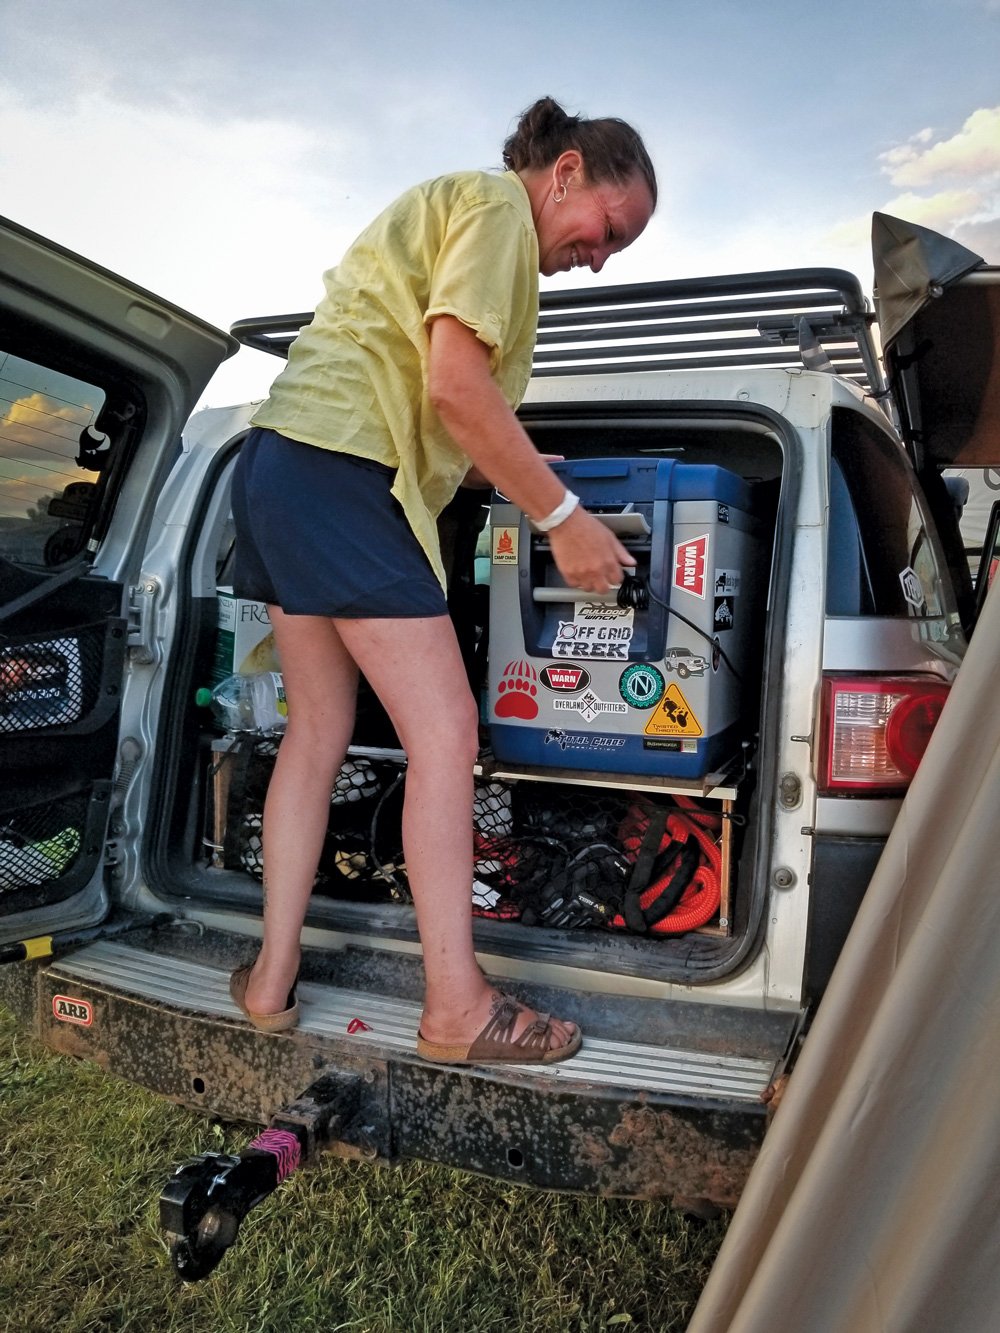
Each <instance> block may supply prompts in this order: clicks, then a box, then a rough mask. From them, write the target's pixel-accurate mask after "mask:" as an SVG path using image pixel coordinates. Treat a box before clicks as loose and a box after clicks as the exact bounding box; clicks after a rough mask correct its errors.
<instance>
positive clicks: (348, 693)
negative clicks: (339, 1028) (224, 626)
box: [246, 606, 358, 1014]
mask: <svg viewBox="0 0 1000 1333" xmlns="http://www.w3.org/2000/svg"><path fill="white" fill-rule="evenodd" d="M268 609H269V612H270V615H271V624H272V626H273V629H274V641H275V646H276V647H277V650H278V656H279V658H280V660H281V667H282V675H283V678H284V685H285V697H286V698H287V700H288V729H287V731H286V733H285V735H284V737H283V738H282V741H281V745H280V746H279V747H278V757H277V759H276V761H275V765H274V773H273V775H272V777H271V781H270V785H269V786H268V789H267V799H266V800H265V802H264V821H263V847H264V941H263V944H262V946H261V950H260V954H259V956H258V958H257V962H256V963H255V965H254V970H253V973H252V975H251V977H250V981H249V984H248V986H247V993H246V1003H247V1007H248V1008H249V1009H250V1010H252V1011H253V1012H254V1013H262V1014H271V1013H278V1012H280V1011H281V1010H282V1009H284V1008H285V1007H286V1004H287V997H288V992H289V989H290V987H291V985H292V983H293V981H294V979H295V975H296V973H297V972H298V968H299V958H300V936H301V933H302V924H303V922H304V920H305V915H306V909H307V908H308V905H309V896H310V894H311V893H312V889H313V883H314V882H315V878H316V868H317V865H318V864H319V858H320V853H321V852H322V850H323V840H324V838H325V836H326V829H327V823H328V821H329V817H330V793H331V792H332V790H333V784H334V781H335V779H336V776H337V773H338V772H339V770H340V766H341V764H342V763H343V762H344V756H345V754H346V752H347V747H348V745H349V744H350V740H351V733H352V731H353V730H354V713H355V707H356V703H357V690H358V669H357V667H356V666H355V664H354V662H353V660H352V659H351V657H350V655H349V654H348V652H347V649H346V648H345V647H344V644H343V642H342V640H341V638H340V635H339V634H338V633H337V629H336V627H335V625H334V623H333V621H331V620H329V619H327V618H326V617H324V616H290V615H286V614H285V613H284V612H283V611H281V610H280V609H279V608H278V607H276V606H271V607H269V608H268Z"/></svg>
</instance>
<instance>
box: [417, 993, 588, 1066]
mask: <svg viewBox="0 0 1000 1333" xmlns="http://www.w3.org/2000/svg"><path fill="white" fill-rule="evenodd" d="M524 1008H525V1006H524V1005H523V1004H519V1003H518V1002H517V1000H515V999H513V998H512V997H511V996H510V995H503V996H501V997H500V999H499V1000H498V1001H497V1003H496V1004H495V1005H494V1007H493V1011H492V1013H491V1014H490V1019H489V1022H488V1023H487V1024H486V1026H485V1027H484V1028H483V1030H482V1032H480V1034H479V1036H478V1037H476V1039H475V1040H474V1041H473V1042H471V1043H469V1044H468V1045H466V1046H460V1045H450V1044H442V1043H441V1042H436V1041H428V1040H427V1039H426V1037H424V1036H422V1035H421V1033H420V1032H418V1033H417V1054H418V1055H420V1056H423V1058H424V1059H425V1060H432V1061H433V1062H434V1063H435V1064H444V1065H481V1064H518V1065H552V1064H555V1063H556V1061H558V1060H568V1059H569V1058H570V1056H571V1055H575V1054H576V1053H577V1051H578V1050H579V1049H580V1043H581V1041H582V1040H583V1034H582V1033H581V1032H580V1029H579V1028H577V1029H576V1031H575V1032H574V1033H573V1035H572V1037H570V1039H569V1041H567V1042H565V1043H564V1044H563V1045H562V1046H551V1047H550V1046H549V1037H550V1035H551V1032H552V1020H551V1019H550V1017H549V1015H548V1014H539V1015H538V1016H537V1018H535V1019H534V1021H533V1022H531V1023H529V1024H528V1026H527V1027H526V1028H525V1029H524V1031H523V1032H522V1033H521V1035H520V1036H519V1037H518V1038H517V1040H516V1041H515V1040H514V1025H515V1023H516V1022H517V1015H518V1014H519V1013H520V1012H521V1010H522V1009H524Z"/></svg>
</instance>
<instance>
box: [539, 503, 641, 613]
mask: <svg viewBox="0 0 1000 1333" xmlns="http://www.w3.org/2000/svg"><path fill="white" fill-rule="evenodd" d="M548 536H549V541H550V542H551V543H552V555H553V558H554V559H555V562H556V568H557V569H558V570H559V573H560V574H561V575H562V577H563V578H564V579H565V581H566V584H567V586H568V587H570V588H583V589H584V590H585V591H586V592H594V593H604V592H610V591H611V589H612V588H617V587H618V585H619V584H620V583H621V581H622V570H623V568H629V569H632V568H634V567H635V557H634V556H633V555H632V554H631V552H630V551H628V550H626V548H625V547H624V546H623V545H622V544H621V542H620V541H619V540H618V538H617V537H616V536H615V534H614V533H613V532H612V531H611V529H610V528H606V527H605V526H604V524H603V523H602V522H601V521H600V519H597V518H595V517H594V516H593V514H588V513H587V511H586V510H585V509H583V508H582V507H581V506H577V508H576V509H574V510H573V512H572V514H570V516H569V518H567V519H564V520H563V522H562V523H560V524H559V526H558V527H555V528H553V529H552V530H551V532H550V533H549V534H548Z"/></svg>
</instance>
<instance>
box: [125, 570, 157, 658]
mask: <svg viewBox="0 0 1000 1333" xmlns="http://www.w3.org/2000/svg"><path fill="white" fill-rule="evenodd" d="M160 592H161V588H160V582H159V580H158V579H155V578H144V579H143V580H142V581H141V582H140V583H137V584H135V585H134V586H133V587H132V588H131V589H130V590H129V602H128V650H129V653H130V654H131V657H132V661H133V662H136V663H137V664H138V665H139V666H152V664H153V663H154V662H157V661H159V658H160V640H161V638H162V637H163V625H162V615H161V614H160V612H159V608H158V606H157V603H158V601H159V597H160Z"/></svg>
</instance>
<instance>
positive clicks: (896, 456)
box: [827, 411, 953, 617]
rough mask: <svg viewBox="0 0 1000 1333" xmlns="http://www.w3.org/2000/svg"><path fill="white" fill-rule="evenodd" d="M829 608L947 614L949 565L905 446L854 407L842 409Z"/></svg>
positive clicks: (833, 477) (834, 472)
mask: <svg viewBox="0 0 1000 1333" xmlns="http://www.w3.org/2000/svg"><path fill="white" fill-rule="evenodd" d="M828 565H829V574H828V582H827V612H828V614H829V615H839V616H864V615H870V616H908V617H927V616H935V617H936V616H941V615H944V614H946V612H950V611H951V610H952V609H953V608H952V605H951V601H952V599H951V598H950V597H949V594H948V588H949V586H950V585H949V583H948V574H947V565H946V562H945V559H944V555H943V552H942V550H941V547H940V543H939V541H938V538H937V535H936V532H935V529H934V526H933V522H932V520H931V518H930V514H929V511H928V508H927V504H926V501H925V500H924V497H923V496H922V494H921V492H920V489H919V486H918V485H917V481H916V478H915V476H914V473H913V471H912V469H911V467H910V464H909V462H908V461H907V459H906V456H905V454H904V453H903V451H902V449H901V448H900V447H899V445H897V444H896V443H895V441H894V440H892V438H891V437H889V436H887V435H885V434H883V433H882V432H881V431H880V430H878V429H877V428H876V427H874V426H873V425H871V424H870V423H868V422H867V421H866V420H865V418H863V417H861V416H859V415H858V414H857V413H855V412H844V411H840V412H835V413H834V420H833V440H832V457H831V469H830V531H829V561H828Z"/></svg>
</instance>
